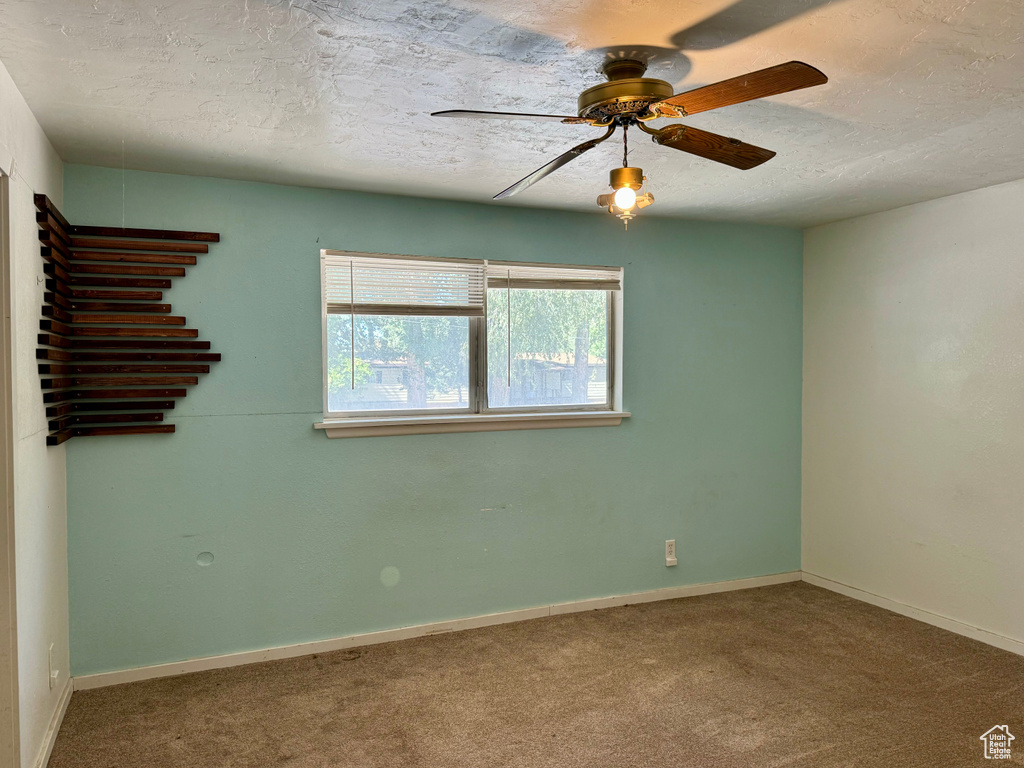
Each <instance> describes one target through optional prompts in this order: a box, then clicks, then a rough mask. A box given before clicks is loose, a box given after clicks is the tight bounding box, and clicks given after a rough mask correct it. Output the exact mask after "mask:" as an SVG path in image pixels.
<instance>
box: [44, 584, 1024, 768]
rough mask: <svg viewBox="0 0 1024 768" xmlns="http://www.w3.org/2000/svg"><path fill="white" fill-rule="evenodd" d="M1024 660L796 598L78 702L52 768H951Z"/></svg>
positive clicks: (638, 610) (601, 622)
mask: <svg viewBox="0 0 1024 768" xmlns="http://www.w3.org/2000/svg"><path fill="white" fill-rule="evenodd" d="M1004 724H1005V725H1008V726H1009V729H1010V732H1011V733H1013V734H1014V735H1015V736H1016V737H1017V741H1016V742H1015V744H1016V745H1017V746H1015V747H1014V749H1013V752H1014V753H1015V754H1014V755H1013V759H1011V760H1004V761H1002V762H1001V763H997V764H1003V765H1005V764H1012V765H1016V764H1019V763H1024V658H1022V657H1019V656H1015V655H1013V654H1011V653H1007V652H1005V651H1000V650H997V649H995V648H991V647H989V646H987V645H983V644H981V643H978V642H975V641H972V640H968V639H966V638H963V637H960V636H958V635H954V634H951V633H949V632H945V631H943V630H940V629H937V628H935V627H931V626H929V625H926V624H922V623H919V622H916V621H913V620H911V619H907V618H904V617H902V616H898V615H896V614H893V613H889V612H887V611H883V610H881V609H879V608H874V607H872V606H869V605H865V604H864V603H860V602H857V601H855V600H850V599H848V598H845V597H842V596H840V595H836V594H833V593H831V592H827V591H825V590H822V589H818V588H816V587H812V586H809V585H807V584H803V583H794V584H784V585H780V586H775V587H765V588H762V589H751V590H745V591H742V592H730V593H725V594H718V595H708V596H704V597H692V598H686V599H682V600H673V601H668V602H659V603H647V604H644V605H637V606H629V607H625V608H615V609H611V610H604V611H594V612H590V613H578V614H571V615H566V616H557V617H551V618H545V619H538V620H535V621H527V622H522V623H519V624H505V625H501V626H496V627H489V628H486V629H478V630H472V631H468V632H459V633H453V634H446V635H438V636H434V637H425V638H420V639H416V640H407V641H403V642H398V643H391V644H387V645H377V646H371V647H367V648H362V649H357V650H349V651H339V652H336V653H329V654H321V655H318V656H307V657H304V658H300V659H292V660H287V661H279V662H268V663H264V664H257V665H252V666H247V667H236V668H234V669H225V670H218V671H213V672H201V673H197V674H192V675H186V676H182V677H176V678H167V679H163V680H152V681H146V682H141V683H130V684H127V685H121V686H116V687H111V688H103V689H98V690H93V691H82V692H78V693H76V694H74V697H73V698H72V700H71V705H70V707H69V708H68V712H67V716H66V718H65V720H64V726H63V728H62V729H61V731H60V735H59V737H58V739H57V744H56V747H55V749H54V752H53V757H52V759H51V762H50V768H86V767H88V768H107V767H109V768H178V767H179V766H180V767H181V768H185V767H186V766H187V768H197V767H199V766H203V767H204V768H228V767H229V766H230V767H232V768H234V767H237V766H246V767H248V766H253V767H255V766H261V767H263V766H287V767H288V768H328V767H329V768H348V767H350V766H351V767H352V768H356V767H358V768H378V767H379V766H395V767H396V768H398V767H400V768H427V767H428V766H429V767H431V768H432V767H433V766H438V767H442V766H444V767H448V766H451V767H452V768H455V767H458V768H485V767H487V768H491V767H495V768H503V767H505V766H515V767H519V766H522V767H523V768H527V767H529V768H540V767H542V766H543V767H544V768H575V767H577V766H580V767H582V766H586V767H587V768H602V767H607V768H634V767H635V768H660V767H662V766H672V767H674V768H675V767H680V766H686V767H687V768H689V767H691V766H692V767H693V768H725V767H727V766H728V767H729V768H733V767H734V766H735V768H758V767H760V766H764V767H766V768H767V766H787V768H796V767H799V768H804V767H806V768H812V767H813V768H824V767H826V766H828V767H839V766H842V768H852V767H856V768H874V767H875V766H878V767H879V768H881V767H882V766H884V767H885V768H908V767H909V766H920V767H921V768H946V767H947V766H955V767H957V768H959V767H960V766H975V765H976V766H983V765H991V764H992V763H988V762H987V761H986V760H985V758H984V756H983V744H982V742H981V741H980V739H979V737H980V736H981V734H983V733H984V732H985V731H987V730H988V729H989V728H991V727H992V726H994V725H1004Z"/></svg>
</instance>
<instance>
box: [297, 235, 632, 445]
mask: <svg viewBox="0 0 1024 768" xmlns="http://www.w3.org/2000/svg"><path fill="white" fill-rule="evenodd" d="M321 285H322V297H321V299H322V304H321V308H322V316H323V356H324V371H323V374H324V421H323V422H322V423H320V424H317V425H316V426H317V427H319V428H323V429H326V430H327V431H328V435H329V436H332V437H351V436H362V435H373V434H396V433H415V432H443V431H478V430H487V429H520V428H528V427H555V426H559V427H560V426H595V425H600V424H612V423H616V424H617V423H618V421H619V419H621V418H622V417H623V416H626V415H628V414H625V413H623V412H622V409H621V391H620V390H621V386H620V385H619V382H621V331H620V329H621V318H622V300H621V289H622V270H621V269H620V268H617V267H582V266H568V265H546V264H531V263H521V262H502V261H485V260H468V259H444V258H422V257H414V256H392V255H384V254H369V253H350V252H340V251H329V250H325V251H322V253H321Z"/></svg>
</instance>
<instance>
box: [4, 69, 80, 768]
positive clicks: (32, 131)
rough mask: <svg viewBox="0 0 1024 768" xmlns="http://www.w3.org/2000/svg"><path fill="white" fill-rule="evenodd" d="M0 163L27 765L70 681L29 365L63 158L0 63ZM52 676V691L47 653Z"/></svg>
mask: <svg viewBox="0 0 1024 768" xmlns="http://www.w3.org/2000/svg"><path fill="white" fill-rule="evenodd" d="M0 169H3V170H4V171H5V172H6V173H8V175H9V176H10V177H11V179H10V209H11V221H10V231H11V270H12V293H13V296H12V299H13V301H12V318H11V325H12V335H13V347H14V348H13V359H14V370H13V379H14V411H15V416H14V429H15V433H14V476H15V481H14V505H15V563H16V571H17V574H16V585H17V589H16V595H17V622H18V685H19V692H20V693H19V712H20V730H21V762H22V766H23V767H24V768H34V767H35V766H36V765H37V761H38V760H39V757H40V753H41V751H42V749H43V747H44V743H45V740H46V731H47V729H48V728H49V726H50V725H51V723H52V722H53V718H54V714H55V712H56V711H57V708H58V705H59V704H60V701H61V694H62V691H63V689H64V687H65V685H66V683H67V680H68V666H69V664H68V582H67V532H66V503H65V493H64V490H65V475H64V449H63V448H62V447H57V448H47V447H46V417H45V408H44V406H43V402H42V397H41V394H40V389H39V374H38V373H37V369H36V360H35V349H36V346H37V345H36V335H37V334H38V332H39V317H40V314H39V308H40V305H41V303H42V294H43V284H42V279H43V269H42V259H40V258H39V239H38V227H37V226H36V223H35V206H34V203H33V200H32V195H33V193H34V192H40V193H43V194H45V195H47V196H49V198H50V199H51V200H53V201H54V203H55V204H56V205H58V206H60V204H61V198H62V189H61V187H62V167H61V160H60V158H59V157H58V156H57V153H56V152H55V151H54V149H53V147H52V146H50V143H49V141H48V140H47V139H46V136H45V135H44V134H43V132H42V129H40V127H39V124H38V123H37V122H36V120H35V118H34V117H33V116H32V113H31V112H30V111H29V108H28V105H26V104H25V101H24V99H22V97H21V94H19V93H18V91H17V89H16V88H15V86H14V83H13V82H12V81H11V79H10V77H9V75H8V74H7V70H6V69H4V67H3V65H0ZM51 643H52V644H53V645H54V655H55V660H56V666H57V667H58V668H59V669H60V671H61V674H60V679H59V680H58V684H57V685H56V686H54V688H53V689H51V688H50V687H49V684H48V675H47V650H48V648H49V646H50V644H51Z"/></svg>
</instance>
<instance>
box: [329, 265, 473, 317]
mask: <svg viewBox="0 0 1024 768" xmlns="http://www.w3.org/2000/svg"><path fill="white" fill-rule="evenodd" d="M322 268H323V286H324V301H325V307H326V310H327V314H335V315H337V314H344V315H348V314H353V315H450V316H458V317H482V316H483V315H484V284H485V262H484V261H483V260H469V259H466V260H462V259H443V260H442V259H430V258H419V257H415V256H390V255H384V254H364V253H347V252H342V251H325V252H324V254H323V257H322Z"/></svg>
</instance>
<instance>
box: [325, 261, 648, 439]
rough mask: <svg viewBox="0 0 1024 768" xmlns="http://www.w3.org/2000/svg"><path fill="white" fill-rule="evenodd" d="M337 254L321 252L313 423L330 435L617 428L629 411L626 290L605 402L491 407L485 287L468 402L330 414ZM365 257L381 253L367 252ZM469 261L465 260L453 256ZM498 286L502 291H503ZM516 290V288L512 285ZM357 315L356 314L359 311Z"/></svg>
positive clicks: (472, 330)
mask: <svg viewBox="0 0 1024 768" xmlns="http://www.w3.org/2000/svg"><path fill="white" fill-rule="evenodd" d="M333 253H339V251H336V250H332V249H326V248H325V249H322V250H321V251H320V254H321V260H320V325H321V328H320V337H321V350H320V357H321V368H322V377H321V388H322V391H323V414H324V416H323V421H319V422H315V423H314V424H313V426H314V428H315V429H319V430H323V431H324V434H325V435H326V436H327V437H331V438H334V437H369V436H374V435H407V434H430V433H446V432H481V431H507V430H521V429H552V428H562V427H593V426H618V425H619V424H620V423H621V421H622V419H624V418H628V417H629V416H630V415H631V414H630V413H629V412H628V411H625V410H623V408H622V346H623V344H622V338H623V313H622V294H623V290H622V288H620V290H608V291H606V292H605V293H606V295H607V296H608V302H607V322H606V328H607V333H608V338H607V340H606V348H607V349H608V350H609V353H608V357H607V373H606V378H607V398H606V400H605V402H604V403H599V404H597V403H595V404H589V403H588V404H579V405H570V404H566V403H560V404H555V405H543V406H514V407H508V406H505V407H502V406H498V407H491V406H490V405H489V404H488V402H487V291H488V289H487V287H486V284H485V286H484V315H483V317H469V318H467V319H468V321H469V361H468V364H469V378H470V381H469V384H470V386H469V405H468V406H467V407H466V408H437V409H405V410H387V411H354V412H347V413H346V412H338V411H335V412H331V411H329V410H328V398H329V389H328V372H329V366H328V364H327V315H328V313H327V296H326V292H325V291H324V280H325V274H324V270H325V261H324V259H323V258H322V257H323V256H325V255H327V254H333ZM365 255H367V256H374V255H377V254H370V253H366V254H365ZM402 258H410V259H427V260H437V261H445V260H446V259H445V258H444V257H422V256H419V257H417V256H409V257H402ZM453 260H455V261H465V260H464V259H453ZM485 263H486V264H492V263H497V264H505V263H508V264H510V265H528V266H531V267H551V268H555V269H566V268H577V269H587V267H586V266H583V265H574V264H551V263H543V262H518V261H516V262H513V261H509V262H505V261H501V260H494V261H491V260H487V261H486V262H485ZM592 268H593V269H616V270H619V273H620V281H624V277H625V275H624V271H623V270H622V269H621V268H619V267H592ZM499 290H500V289H499ZM512 290H515V288H513V289H512ZM357 314H358V313H357Z"/></svg>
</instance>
